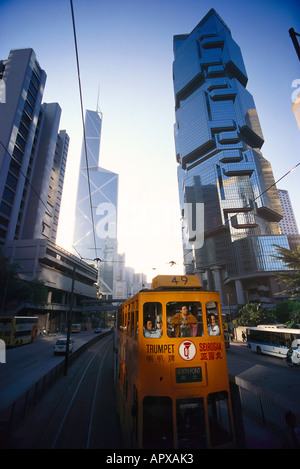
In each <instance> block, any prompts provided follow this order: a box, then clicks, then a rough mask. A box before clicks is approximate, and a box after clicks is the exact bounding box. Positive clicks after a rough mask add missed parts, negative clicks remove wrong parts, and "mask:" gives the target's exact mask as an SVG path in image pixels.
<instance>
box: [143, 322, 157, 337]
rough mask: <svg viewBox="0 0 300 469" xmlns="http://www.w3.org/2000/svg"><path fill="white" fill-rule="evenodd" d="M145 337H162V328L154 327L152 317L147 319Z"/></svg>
mask: <svg viewBox="0 0 300 469" xmlns="http://www.w3.org/2000/svg"><path fill="white" fill-rule="evenodd" d="M144 337H147V338H150V339H159V338H160V337H161V330H160V329H154V328H153V323H152V319H150V318H147V319H146V321H145V328H144Z"/></svg>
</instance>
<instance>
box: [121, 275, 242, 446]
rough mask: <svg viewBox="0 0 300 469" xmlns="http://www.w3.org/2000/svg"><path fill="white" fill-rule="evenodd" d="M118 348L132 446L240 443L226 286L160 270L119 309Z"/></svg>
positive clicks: (127, 439) (126, 432)
mask: <svg viewBox="0 0 300 469" xmlns="http://www.w3.org/2000/svg"><path fill="white" fill-rule="evenodd" d="M115 352H116V360H115V387H116V402H117V409H118V414H119V418H120V424H121V428H122V434H123V438H124V444H125V445H126V446H125V447H127V448H131V447H132V448H148V449H159V448H162V449H171V448H175V449H176V448H178V449H180V448H182V449H185V448H190V449H198V448H199V449H200V448H228V447H230V448H232V447H236V437H235V430H234V421H233V413H232V405H231V398H230V390H229V378H228V371H227V361H226V351H225V343H224V335H223V326H222V316H221V309H220V296H219V293H218V292H207V291H204V290H203V289H202V288H201V284H200V281H199V279H198V277H197V276H194V275H183V276H158V277H155V278H154V279H153V281H152V287H151V290H141V291H140V292H139V293H137V294H136V295H135V296H133V297H132V298H131V299H129V300H127V301H126V302H124V303H123V304H122V305H121V306H120V308H119V309H118V311H117V315H116V326H115Z"/></svg>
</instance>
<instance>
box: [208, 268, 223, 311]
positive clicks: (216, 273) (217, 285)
mask: <svg viewBox="0 0 300 469" xmlns="http://www.w3.org/2000/svg"><path fill="white" fill-rule="evenodd" d="M211 270H212V272H213V274H214V281H215V290H216V291H218V292H219V293H220V301H221V304H224V298H223V296H224V295H223V286H222V279H221V267H220V266H219V265H215V266H214V267H212V268H211Z"/></svg>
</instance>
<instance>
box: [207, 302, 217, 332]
mask: <svg viewBox="0 0 300 469" xmlns="http://www.w3.org/2000/svg"><path fill="white" fill-rule="evenodd" d="M206 315H207V319H208V323H207V332H208V334H209V335H220V326H219V315H218V310H217V304H216V303H215V302H214V301H208V302H207V303H206Z"/></svg>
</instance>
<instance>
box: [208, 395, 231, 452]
mask: <svg viewBox="0 0 300 469" xmlns="http://www.w3.org/2000/svg"><path fill="white" fill-rule="evenodd" d="M207 407H208V418H209V430H210V440H211V444H212V445H213V446H219V445H222V444H225V443H228V442H229V441H232V438H233V435H232V429H231V422H230V414H229V406H228V393H227V392H226V391H221V392H215V393H211V394H209V395H208V397H207Z"/></svg>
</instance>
